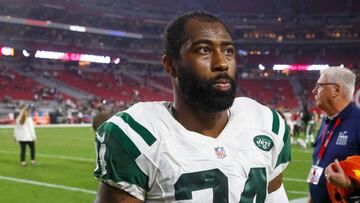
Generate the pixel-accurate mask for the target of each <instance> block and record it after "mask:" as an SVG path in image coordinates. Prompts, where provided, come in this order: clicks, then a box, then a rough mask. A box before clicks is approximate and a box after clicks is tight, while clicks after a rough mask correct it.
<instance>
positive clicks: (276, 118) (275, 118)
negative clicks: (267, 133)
mask: <svg viewBox="0 0 360 203" xmlns="http://www.w3.org/2000/svg"><path fill="white" fill-rule="evenodd" d="M271 112H272V115H273V123H272V128H271V130H272V131H273V133H275V134H278V133H279V129H280V121H279V115H278V114H277V113H276V111H275V110H274V109H271Z"/></svg>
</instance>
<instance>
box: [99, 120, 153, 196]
mask: <svg viewBox="0 0 360 203" xmlns="http://www.w3.org/2000/svg"><path fill="white" fill-rule="evenodd" d="M103 126H104V127H103V128H102V129H101V131H102V132H106V134H107V135H105V136H107V139H106V142H105V144H106V148H105V155H104V160H105V161H106V164H104V163H101V160H98V162H99V165H100V167H99V168H98V169H97V170H96V171H94V176H95V177H97V178H100V179H102V180H105V181H113V182H115V183H119V182H122V181H125V182H128V183H130V184H135V185H138V186H140V187H141V188H143V189H144V190H149V178H148V176H147V175H146V174H145V173H144V172H143V171H142V170H141V169H140V167H139V166H138V165H137V163H136V161H135V160H136V158H137V157H139V156H140V154H141V152H140V151H139V149H138V148H137V147H136V145H135V144H134V143H133V142H132V141H131V140H130V138H128V136H127V135H126V134H125V133H124V132H123V131H122V130H121V129H120V128H119V127H118V126H117V125H116V124H114V123H111V122H108V123H106V125H103ZM101 145H102V144H99V145H98V149H97V150H100V146H101ZM102 167H105V169H106V174H102V171H103V170H104V169H102Z"/></svg>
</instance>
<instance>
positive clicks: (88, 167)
mask: <svg viewBox="0 0 360 203" xmlns="http://www.w3.org/2000/svg"><path fill="white" fill-rule="evenodd" d="M36 132H37V136H38V142H37V143H36V155H37V161H38V163H39V164H38V165H37V166H35V167H33V166H31V165H28V166H26V167H22V166H20V161H19V145H18V143H14V142H13V139H12V134H13V129H8V128H0V202H4V203H5V202H6V203H7V202H11V203H22V202H28V203H49V202H51V203H58V202H59V203H60V202H61V203H63V202H66V203H72V202H73V203H82V202H84V203H85V202H92V201H93V200H94V198H95V194H92V193H91V191H92V192H95V191H96V189H97V186H98V181H97V180H95V179H94V178H93V176H92V172H93V170H94V167H95V161H94V160H95V152H94V133H93V131H92V130H91V128H90V127H82V128H80V127H76V128H75V127H74V128H73V127H72V128H37V129H36ZM28 153H29V152H27V160H28V159H29V154H28ZM310 160H311V151H310V150H307V151H306V150H304V149H301V148H299V147H297V146H296V145H293V146H292V162H291V163H290V165H289V166H288V168H287V170H286V171H285V174H284V184H285V188H286V191H287V192H288V197H289V199H296V198H301V197H305V196H307V195H306V193H307V184H306V182H305V179H306V177H307V174H308V171H309V169H310V166H311V163H310ZM3 177H11V178H17V179H20V180H24V179H25V180H30V181H37V182H41V183H48V184H53V185H56V186H59V185H61V186H66V187H72V188H78V189H84V190H87V191H90V193H87V192H80V191H71V190H66V189H62V188H51V187H45V186H40V185H34V184H29V183H24V182H14V180H4V178H3Z"/></svg>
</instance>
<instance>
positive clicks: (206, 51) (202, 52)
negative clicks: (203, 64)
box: [198, 47, 211, 54]
mask: <svg viewBox="0 0 360 203" xmlns="http://www.w3.org/2000/svg"><path fill="white" fill-rule="evenodd" d="M198 52H199V53H201V54H209V53H210V52H211V50H210V49H209V48H208V47H201V48H199V49H198Z"/></svg>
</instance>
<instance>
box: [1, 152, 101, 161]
mask: <svg viewBox="0 0 360 203" xmlns="http://www.w3.org/2000/svg"><path fill="white" fill-rule="evenodd" d="M0 153H4V154H19V152H13V151H6V150H0ZM36 156H39V157H47V158H56V159H66V160H72V161H85V162H95V158H94V159H88V158H81V157H73V156H60V155H51V154H42V153H36Z"/></svg>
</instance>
